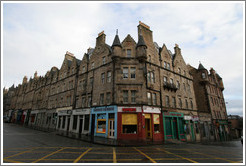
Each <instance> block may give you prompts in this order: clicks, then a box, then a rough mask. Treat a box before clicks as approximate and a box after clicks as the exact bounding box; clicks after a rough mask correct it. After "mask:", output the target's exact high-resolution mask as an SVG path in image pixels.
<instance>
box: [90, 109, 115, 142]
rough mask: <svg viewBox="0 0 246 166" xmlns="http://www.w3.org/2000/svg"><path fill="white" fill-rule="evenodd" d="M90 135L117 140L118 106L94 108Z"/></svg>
mask: <svg viewBox="0 0 246 166" xmlns="http://www.w3.org/2000/svg"><path fill="white" fill-rule="evenodd" d="M90 122H91V123H90V134H91V135H92V136H99V137H105V138H112V139H117V106H105V107H92V108H91V118H90Z"/></svg>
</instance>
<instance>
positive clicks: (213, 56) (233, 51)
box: [1, 2, 245, 115]
mask: <svg viewBox="0 0 246 166" xmlns="http://www.w3.org/2000/svg"><path fill="white" fill-rule="evenodd" d="M244 8H245V7H244V4H243V3H228V2H224V3H221V2H220V3H211V2H210V3H209V2H200V3H184V2H181V3H180V2H179V3H178V2H174V3H150V2H149V3H98V2H97V3H81V2H80V3H4V4H3V10H2V12H3V13H2V14H3V24H1V25H2V26H3V33H2V34H3V36H2V39H3V45H2V48H3V55H2V58H3V82H2V83H3V86H5V87H10V86H11V85H13V84H15V85H18V84H19V83H22V79H23V77H24V76H25V75H26V76H27V77H28V79H29V78H30V77H33V74H34V72H35V71H37V72H38V75H41V76H44V75H45V73H46V72H47V71H48V70H50V69H51V68H52V67H53V66H56V67H58V68H60V67H61V64H62V61H63V59H64V55H65V53H66V51H69V52H72V53H74V55H75V56H76V57H77V58H78V59H82V57H83V55H84V53H85V52H86V51H87V49H88V48H89V47H95V42H96V37H97V35H98V33H100V32H101V31H103V30H104V33H105V34H106V42H107V44H109V45H112V42H113V39H114V36H115V33H116V29H118V30H119V37H120V40H121V41H123V39H124V38H125V37H126V36H127V34H130V35H131V36H132V37H133V38H134V39H135V41H137V25H138V23H139V21H142V22H144V23H145V24H147V25H149V26H150V29H151V30H152V31H153V38H154V41H155V42H157V43H158V45H159V46H162V45H163V44H164V43H165V45H166V46H167V47H168V49H170V50H171V51H172V52H174V51H173V47H174V46H175V43H177V44H178V45H179V47H180V48H181V51H182V55H183V57H184V59H185V61H186V63H189V64H190V65H192V66H194V67H196V68H197V67H198V65H199V61H201V63H202V64H203V65H204V67H205V68H207V69H208V70H209V69H210V67H213V68H214V69H215V70H216V72H217V73H218V74H219V75H220V76H221V77H222V78H223V81H224V87H225V90H224V97H225V101H226V102H228V104H227V111H228V114H237V115H243V80H244V55H245V48H244V42H245V27H244V19H245V18H244Z"/></svg>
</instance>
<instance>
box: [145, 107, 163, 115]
mask: <svg viewBox="0 0 246 166" xmlns="http://www.w3.org/2000/svg"><path fill="white" fill-rule="evenodd" d="M143 112H146V113H159V114H160V113H161V109H160V108H156V107H148V106H143Z"/></svg>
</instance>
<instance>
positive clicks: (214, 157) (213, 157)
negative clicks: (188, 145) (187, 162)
mask: <svg viewBox="0 0 246 166" xmlns="http://www.w3.org/2000/svg"><path fill="white" fill-rule="evenodd" d="M187 151H189V150H187ZM195 153H197V154H200V155H203V156H208V157H211V158H212V159H219V160H224V161H227V162H230V163H237V162H236V161H232V160H228V159H226V158H220V157H216V156H212V155H209V154H204V153H200V152H195Z"/></svg>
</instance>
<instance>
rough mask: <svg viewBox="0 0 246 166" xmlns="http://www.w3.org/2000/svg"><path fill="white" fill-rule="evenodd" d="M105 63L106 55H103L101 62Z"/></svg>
mask: <svg viewBox="0 0 246 166" xmlns="http://www.w3.org/2000/svg"><path fill="white" fill-rule="evenodd" d="M105 63H106V57H105V56H104V57H103V58H102V64H103V65H104V64H105Z"/></svg>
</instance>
